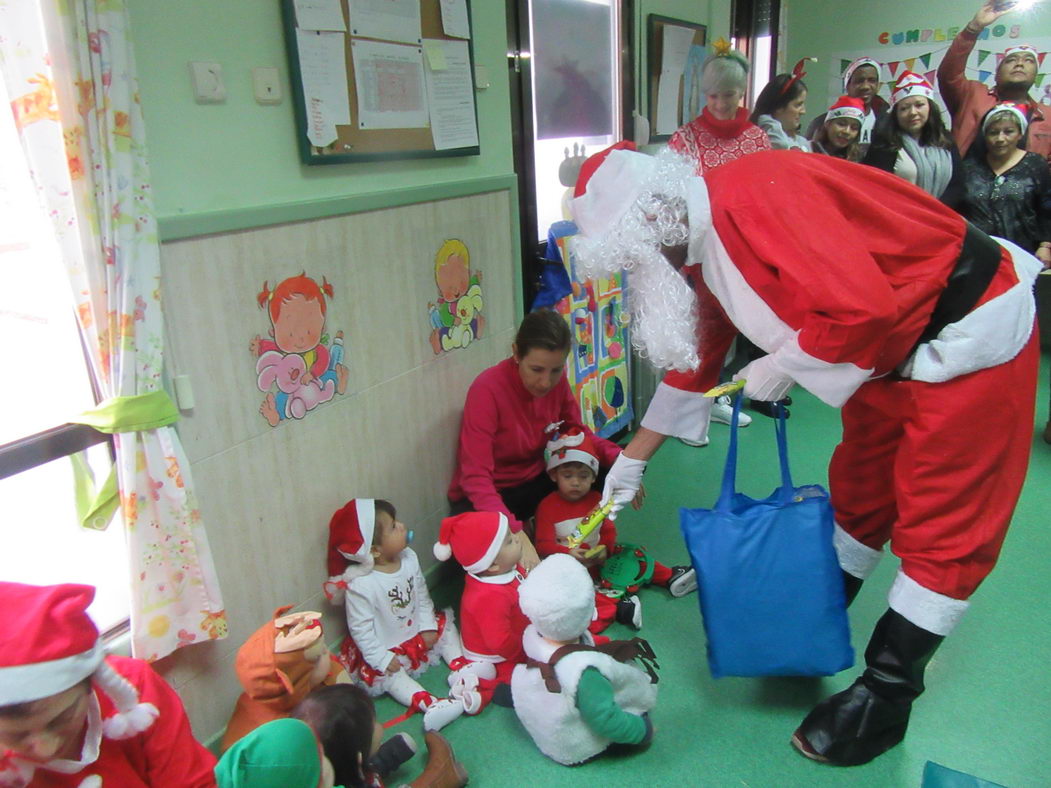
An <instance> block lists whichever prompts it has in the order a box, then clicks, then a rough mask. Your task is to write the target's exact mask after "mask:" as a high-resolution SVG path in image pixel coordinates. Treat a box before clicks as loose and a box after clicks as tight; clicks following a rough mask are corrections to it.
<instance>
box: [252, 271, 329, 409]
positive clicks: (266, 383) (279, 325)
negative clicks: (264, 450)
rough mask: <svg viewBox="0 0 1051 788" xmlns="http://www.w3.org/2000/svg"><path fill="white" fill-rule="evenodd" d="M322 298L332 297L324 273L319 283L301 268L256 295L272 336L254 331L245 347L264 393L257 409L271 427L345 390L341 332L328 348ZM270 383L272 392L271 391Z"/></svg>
mask: <svg viewBox="0 0 1051 788" xmlns="http://www.w3.org/2000/svg"><path fill="white" fill-rule="evenodd" d="M325 296H328V297H329V298H332V296H333V289H332V285H330V284H329V283H328V281H327V280H326V279H325V278H324V277H322V280H321V284H320V285H318V283H317V282H315V281H314V280H313V279H311V278H310V277H309V276H307V275H306V273H305V272H304V273H301V274H300V275H299V276H291V277H289V278H288V279H285V280H284V281H283V282H281V283H280V284H279V285H278V286H277V287H275V288H274V289H273V291H271V290H270V289H269V282H264V283H263V289H262V291H261V292H260V293H259V295H258V296H257V297H256V298H257V300H258V302H259V307H260V308H261V309H266V310H267V314H268V315H269V317H270V323H271V327H270V332H269V333H270V337H271V339H263V338H262V337H260V336H259V335H258V334H257V335H256V336H255V338H253V339H252V341H251V342H250V343H249V349H250V350H251V352H252V355H254V356H257V357H258V360H257V361H256V366H255V369H256V375H257V376H258V379H257V384H258V386H259V390H260V391H265V392H266V396H265V397H264V398H263V403H262V405H260V406H259V413H260V414H261V415H262V416H263V418H264V419H266V421H267V423H268V424H269V425H270V426H271V427H276V426H277V425H278V424H279V423H280V422H281V421H282V420H283V419H288V418H294V419H301V418H303V417H304V416H305V415H306V414H307V413H308V412H309V411H311V410H313V409H314V408H316V407H317V406H318V405H320V404H321V403H322V402H328V401H329V400H330V399H332V398H333V397H334V396H335V395H336V394H343V393H344V392H345V391H346V390H347V380H348V377H349V373H348V372H347V368H346V366H344V365H343V363H342V362H343V332H342V331H337V332H336V336H335V339H334V340H333V341H332V346H331V348H329V347H328V336H327V335H326V334H325V333H324V329H325V313H326V310H327V303H326V301H325ZM275 385H276V387H277V391H271V389H272V388H273V387H274V386H275Z"/></svg>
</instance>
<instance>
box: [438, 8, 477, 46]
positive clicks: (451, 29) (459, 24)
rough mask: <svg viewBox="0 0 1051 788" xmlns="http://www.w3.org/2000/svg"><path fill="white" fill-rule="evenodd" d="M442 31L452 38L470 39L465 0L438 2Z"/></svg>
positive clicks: (469, 25)
mask: <svg viewBox="0 0 1051 788" xmlns="http://www.w3.org/2000/svg"><path fill="white" fill-rule="evenodd" d="M440 2H441V9H442V30H444V31H445V35H447V36H452V37H453V38H470V37H471V24H470V22H469V21H468V19H467V0H440Z"/></svg>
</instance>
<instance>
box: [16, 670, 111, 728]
mask: <svg viewBox="0 0 1051 788" xmlns="http://www.w3.org/2000/svg"><path fill="white" fill-rule="evenodd" d="M73 687H83V688H84V690H85V691H86V692H91V676H88V677H87V678H84V679H81V680H80V681H78V682H77V683H76V684H74V685H73ZM73 687H67V688H66V689H64V690H59V692H66V691H67V690H71V689H73ZM59 692H56V693H54V694H55V695H58V694H59ZM48 697H50V696H49V695H46V696H44V697H43V698H37V699H36V700H27V701H23V702H21V703H9V704H7V705H6V706H0V718H3V719H18V718H21V717H28V716H29V715H31V714H33V713H35V712H36V711H37V710H38V708H39V707H38V706H37V704H38V703H40V701H42V700H46V699H47V698H48Z"/></svg>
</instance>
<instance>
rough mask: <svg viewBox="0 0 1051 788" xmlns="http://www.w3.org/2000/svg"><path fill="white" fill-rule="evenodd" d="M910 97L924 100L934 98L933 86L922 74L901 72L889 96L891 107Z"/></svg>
mask: <svg viewBox="0 0 1051 788" xmlns="http://www.w3.org/2000/svg"><path fill="white" fill-rule="evenodd" d="M912 96H923V97H924V98H925V99H933V98H934V85H932V84H931V83H930V82H929V81H927V78H926V77H925V76H923V75H922V74H917V73H916V72H915V71H903V72H902V74H901V76H900V77H898V81H897V83H896V84H895V85H894V90H892V91H891V94H890V103H891V106H894V105H895V104H897V103H898V102H899V101H902V100H904V99H907V98H911V97H912Z"/></svg>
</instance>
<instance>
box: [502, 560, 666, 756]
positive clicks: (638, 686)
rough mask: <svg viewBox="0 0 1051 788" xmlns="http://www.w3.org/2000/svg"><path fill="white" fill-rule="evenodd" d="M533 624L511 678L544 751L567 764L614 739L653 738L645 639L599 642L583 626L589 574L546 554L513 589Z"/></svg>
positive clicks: (653, 692)
mask: <svg viewBox="0 0 1051 788" xmlns="http://www.w3.org/2000/svg"><path fill="white" fill-rule="evenodd" d="M518 598H519V604H520V605H521V607H522V610H523V611H524V613H525V615H526V616H527V617H528V618H529V621H530V624H529V626H528V627H527V628H526V630H525V633H524V635H523V637H522V642H523V647H524V649H525V655H526V657H527V660H528V661H527V662H526V664H524V665H518V666H517V667H516V668H515V669H514V674H513V675H512V677H511V693H512V697H513V699H514V706H515V713H516V714H517V715H518V719H519V720H521V722H522V724H523V725H524V726H525V729H526V730H527V731H529V735H530V736H532V737H533V741H534V742H536V745H537V747H539V748H540V751H541V752H542V753H544V755H546V756H548V757H549V758H551V759H552V760H555V761H557V762H558V763H562V764H565V765H567V766H571V765H573V764H577V763H581V762H583V761H586V760H587V759H588V758H592V757H594V756H596V755H598V754H599V753H601V752H603V751H604V750H605V749H606V748H607V747H609V746H610V745H611V744H613V743H614V742H617V743H621V744H646V743H648V742H649V741H650V739H651V738H653V725H652V723H651V722H650V718H649V711H650V710H651V709H652V708H653V707H654V705H655V704H656V702H657V687H656V683H657V676H656V673H655V672H654V671H653V668H652V667H651V666H650V665H648V664H647V663H643V664H646V671H645V672H643V671H642V670H640V669H639V668H638V667H636V666H635V665H633V664H631V663H632V662H633V661H634V660H635V659H643V660H647V661H653V660H654V655H653V651H652V649H650V647H649V644H648V643H647V642H646V641H644V640H641V639H639V638H636V639H634V640H631V641H612V642H609V643H606V644H605V645H603V646H601V647H596V646H595V641H594V639H593V638H592V636H591V635H590V633H589V632H588V625H589V624H590V622H591V619H592V616H593V614H594V612H595V603H594V594H593V592H592V587H591V578H590V577H589V576H588V573H587V571H586V570H585V569H584V567H583V566H582V565H581V564H580V563H579V562H577V561H575V560H574V559H573V558H572V557H570V556H568V555H562V554H558V555H552V556H549V557H548V558H545V559H544V560H543V561H541V562H540V564H539V565H538V566H537V567H536V568H535V569H534V570H533V571H532V572H530V573H529V577H527V578H526V579H525V581H523V583H522V585H521V586H520V587H519V589H518Z"/></svg>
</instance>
